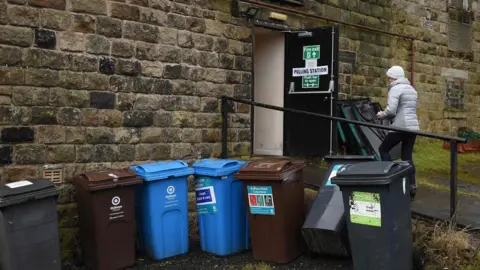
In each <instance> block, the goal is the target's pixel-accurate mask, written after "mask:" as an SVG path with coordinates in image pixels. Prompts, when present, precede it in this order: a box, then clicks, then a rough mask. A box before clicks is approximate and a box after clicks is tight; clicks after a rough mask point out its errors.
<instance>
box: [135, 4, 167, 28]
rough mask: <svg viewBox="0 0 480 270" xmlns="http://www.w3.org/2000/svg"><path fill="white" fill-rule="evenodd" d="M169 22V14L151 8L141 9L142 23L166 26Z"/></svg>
mask: <svg viewBox="0 0 480 270" xmlns="http://www.w3.org/2000/svg"><path fill="white" fill-rule="evenodd" d="M167 21H168V16H167V13H165V12H163V11H160V10H154V9H150V8H140V22H143V23H149V24H156V25H159V26H165V25H166V24H167Z"/></svg>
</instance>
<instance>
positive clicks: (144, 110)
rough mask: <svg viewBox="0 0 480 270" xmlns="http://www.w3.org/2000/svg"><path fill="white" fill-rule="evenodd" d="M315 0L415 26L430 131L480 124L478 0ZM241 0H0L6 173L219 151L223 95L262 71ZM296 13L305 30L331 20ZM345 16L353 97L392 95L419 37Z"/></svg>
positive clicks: (66, 251)
mask: <svg viewBox="0 0 480 270" xmlns="http://www.w3.org/2000/svg"><path fill="white" fill-rule="evenodd" d="M259 2H262V1H259ZM304 2H305V6H304V7H296V9H297V10H301V11H304V12H310V13H313V14H319V15H323V16H325V17H330V18H335V19H337V20H340V21H345V22H348V23H355V24H360V25H364V26H368V27H371V28H375V29H379V30H382V31H387V32H393V33H398V34H404V35H408V36H411V37H414V38H415V39H416V41H415V54H414V70H413V71H414V74H413V78H414V84H415V87H416V88H417V90H418V92H419V101H420V102H419V108H418V113H419V116H420V120H421V126H422V129H424V130H429V131H434V132H441V133H453V132H454V131H455V130H456V128H458V127H460V126H468V127H470V128H473V129H477V130H478V129H480V124H479V123H480V122H479V121H478V120H479V117H480V107H479V106H478V105H479V104H480V75H478V71H480V54H478V51H479V50H480V23H479V22H478V21H477V16H478V10H477V7H478V3H477V1H455V0H450V1H437V0H408V1H407V0H403V1H400V0H377V1H367V0H359V1H336V0H305V1H304ZM240 6H241V7H242V8H245V7H246V6H247V5H245V4H244V3H241V5H240ZM230 8H231V1H230V0H172V1H169V0H112V1H106V0H0V129H1V138H0V180H1V181H15V180H20V179H25V178H35V177H42V176H43V174H44V172H45V170H47V172H48V170H51V169H54V170H56V172H57V173H60V174H61V178H63V179H65V180H68V179H69V178H70V177H71V176H72V175H73V174H75V173H79V172H82V171H86V170H92V169H98V168H107V167H113V168H124V167H126V166H128V165H130V164H132V163H137V162H145V161H149V160H163V159H186V160H192V159H197V158H200V157H208V156H212V155H216V154H219V153H220V125H221V118H220V114H219V100H218V97H219V96H220V95H230V96H235V97H242V98H249V97H250V95H251V93H250V91H251V82H252V73H251V69H252V65H251V64H252V39H251V36H252V30H251V29H252V28H251V24H249V23H248V22H247V21H246V20H245V18H236V17H232V15H231V11H230ZM269 11H271V10H269V9H261V10H260V14H259V17H260V18H262V17H263V18H265V17H266V16H267V15H268V12H269ZM287 14H288V16H289V18H288V20H287V22H286V23H287V24H288V25H290V26H291V27H292V28H294V29H303V28H309V27H317V26H324V25H327V22H325V21H322V20H318V19H314V18H311V17H308V16H300V15H298V14H290V13H287ZM339 26H340V31H341V38H340V49H341V53H340V57H341V59H340V73H341V74H340V80H339V82H340V94H341V96H342V97H360V96H363V97H364V96H369V97H373V98H375V99H378V100H380V101H381V102H383V103H384V102H385V96H386V81H385V77H384V73H385V70H386V69H387V68H388V67H389V66H390V65H392V64H399V65H402V66H404V67H405V68H406V70H408V71H409V72H410V67H411V63H410V59H411V56H410V53H411V42H410V41H409V40H405V39H402V38H396V37H392V36H389V35H387V34H382V33H378V32H372V31H368V30H361V29H358V28H353V27H349V26H345V25H339ZM409 76H410V74H409ZM236 109H237V112H236V113H235V114H232V115H231V116H230V117H231V118H230V121H231V123H230V127H231V128H230V130H229V149H230V154H232V155H248V154H249V139H250V129H249V126H250V120H249V107H248V106H237V108H236ZM61 188H62V190H63V191H64V192H62V196H61V197H60V200H59V206H58V209H59V216H60V227H61V233H62V234H61V236H62V254H63V256H64V257H68V256H71V255H72V250H73V247H74V246H75V242H76V240H75V239H76V238H75V235H76V233H77V229H76V222H77V221H76V219H75V218H72V217H74V216H75V215H76V214H75V212H76V206H75V204H74V203H72V202H73V195H72V192H70V190H71V186H70V185H68V184H64V185H61Z"/></svg>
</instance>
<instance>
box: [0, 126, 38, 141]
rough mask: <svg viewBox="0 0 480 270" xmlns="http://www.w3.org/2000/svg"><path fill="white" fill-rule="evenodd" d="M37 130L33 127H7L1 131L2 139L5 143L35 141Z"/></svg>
mask: <svg viewBox="0 0 480 270" xmlns="http://www.w3.org/2000/svg"><path fill="white" fill-rule="evenodd" d="M34 138H35V131H34V129H33V128H31V127H7V128H3V129H2V132H1V137H0V141H1V142H3V143H26V142H33V140H34Z"/></svg>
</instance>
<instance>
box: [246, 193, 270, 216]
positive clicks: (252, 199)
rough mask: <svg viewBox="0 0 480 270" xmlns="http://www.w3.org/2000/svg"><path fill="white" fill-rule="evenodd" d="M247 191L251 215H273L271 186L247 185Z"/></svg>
mask: <svg viewBox="0 0 480 270" xmlns="http://www.w3.org/2000/svg"><path fill="white" fill-rule="evenodd" d="M247 191H248V204H249V206H250V213H251V214H252V215H275V205H274V203H273V192H272V187H271V186H247Z"/></svg>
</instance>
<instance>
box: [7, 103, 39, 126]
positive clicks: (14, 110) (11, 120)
mask: <svg viewBox="0 0 480 270" xmlns="http://www.w3.org/2000/svg"><path fill="white" fill-rule="evenodd" d="M31 119H32V110H31V108H28V107H17V106H15V107H14V106H0V125H29V124H30V123H31Z"/></svg>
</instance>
